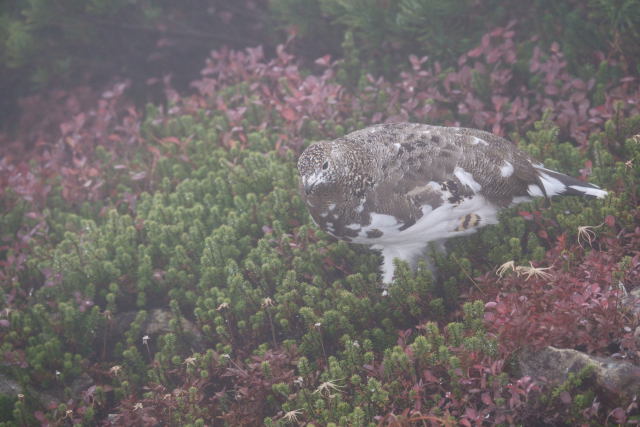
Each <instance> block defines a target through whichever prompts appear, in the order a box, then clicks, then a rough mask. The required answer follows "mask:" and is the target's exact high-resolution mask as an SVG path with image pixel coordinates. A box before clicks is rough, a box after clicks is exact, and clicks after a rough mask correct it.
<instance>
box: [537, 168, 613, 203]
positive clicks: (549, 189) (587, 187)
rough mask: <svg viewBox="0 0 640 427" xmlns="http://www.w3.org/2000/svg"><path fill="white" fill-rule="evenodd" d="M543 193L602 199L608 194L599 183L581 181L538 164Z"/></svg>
mask: <svg viewBox="0 0 640 427" xmlns="http://www.w3.org/2000/svg"><path fill="white" fill-rule="evenodd" d="M536 170H537V171H538V177H539V183H540V186H541V187H542V193H543V194H544V195H545V196H557V195H563V196H564V195H568V196H587V197H597V198H598V199H602V198H604V197H605V196H606V195H607V192H606V191H605V190H602V189H600V187H598V186H597V185H593V184H589V183H588V182H584V181H580V180H579V179H577V178H574V177H571V176H569V175H565V174H563V173H560V172H556V171H553V170H550V169H546V168H543V167H541V166H536Z"/></svg>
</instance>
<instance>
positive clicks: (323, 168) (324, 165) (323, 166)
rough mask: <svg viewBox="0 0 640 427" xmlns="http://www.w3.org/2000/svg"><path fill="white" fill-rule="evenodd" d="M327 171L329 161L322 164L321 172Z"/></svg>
mask: <svg viewBox="0 0 640 427" xmlns="http://www.w3.org/2000/svg"><path fill="white" fill-rule="evenodd" d="M327 169H329V161H326V162H324V163H323V164H322V170H323V171H326V170H327Z"/></svg>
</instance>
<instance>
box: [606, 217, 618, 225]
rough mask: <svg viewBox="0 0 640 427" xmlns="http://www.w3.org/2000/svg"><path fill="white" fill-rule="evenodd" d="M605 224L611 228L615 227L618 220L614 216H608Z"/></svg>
mask: <svg viewBox="0 0 640 427" xmlns="http://www.w3.org/2000/svg"><path fill="white" fill-rule="evenodd" d="M604 223H605V224H607V225H608V226H609V227H614V226H615V225H616V218H615V217H614V216H613V215H607V216H606V217H605V218H604Z"/></svg>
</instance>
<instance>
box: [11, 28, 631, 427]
mask: <svg viewBox="0 0 640 427" xmlns="http://www.w3.org/2000/svg"><path fill="white" fill-rule="evenodd" d="M517 30H518V27H517V25H516V24H513V25H510V26H507V27H499V28H495V29H493V30H492V31H491V32H489V33H487V34H486V35H485V37H483V38H482V42H481V44H479V45H478V46H475V47H474V48H473V49H472V50H470V51H468V52H467V53H465V54H464V55H462V56H461V57H460V58H459V61H458V66H457V67H456V68H443V66H442V65H441V64H440V63H438V62H437V61H435V60H430V59H428V58H419V57H416V56H410V57H409V58H407V61H408V65H409V67H407V68H406V69H405V71H403V72H402V74H401V75H400V78H399V79H398V81H389V80H386V79H384V78H382V77H375V76H372V75H369V74H367V73H366V72H363V73H361V75H359V76H358V79H357V82H358V83H357V88H356V89H355V90H354V89H353V88H349V87H347V86H345V85H344V84H342V83H340V82H341V81H344V80H343V78H342V74H344V72H345V69H348V68H346V67H347V66H348V64H347V62H348V59H344V60H339V61H333V60H332V59H331V58H330V57H322V58H319V59H318V60H317V61H316V64H315V65H316V67H317V68H316V69H315V70H312V71H309V70H306V69H303V68H301V67H300V66H298V65H297V60H296V57H294V56H293V55H292V54H289V53H288V51H287V47H286V46H280V47H279V48H278V50H277V52H276V55H275V57H274V58H272V59H268V58H265V56H264V54H263V52H262V50H261V49H260V48H250V49H246V50H243V51H233V50H226V49H221V50H218V51H214V52H212V54H211V55H210V57H209V58H208V59H207V62H206V65H205V68H204V69H203V70H202V77H201V78H200V79H199V80H197V81H194V82H193V83H192V87H193V89H194V91H193V94H191V95H188V96H187V95H182V96H181V95H179V94H178V93H177V92H175V90H173V89H172V88H171V86H170V85H169V84H168V82H166V84H165V88H164V90H165V92H166V95H167V99H168V100H169V101H168V103H167V105H165V106H158V105H149V106H147V107H146V109H145V110H144V111H141V110H140V109H138V108H136V107H135V106H134V105H133V104H131V103H130V102H129V101H128V99H127V97H126V87H127V83H126V82H121V83H118V84H115V85H113V86H112V87H111V88H109V89H108V90H105V91H103V92H102V93H100V94H96V93H93V92H92V90H91V89H80V88H79V89H76V90H73V91H66V92H62V91H59V92H54V93H51V94H49V95H48V96H43V97H39V98H38V97H35V98H31V99H29V100H26V101H25V114H24V115H23V117H24V120H25V123H24V125H23V126H24V129H28V131H26V130H25V132H23V133H20V134H19V138H16V139H13V140H9V138H8V137H6V136H5V137H4V138H5V139H6V140H5V141H3V146H4V153H3V159H2V161H1V162H0V180H1V182H2V186H1V188H2V190H1V191H2V193H1V199H0V203H1V204H2V217H1V218H0V221H1V223H0V224H1V226H0V227H1V230H2V234H1V236H0V239H1V240H0V251H1V252H0V255H1V257H0V266H1V270H0V279H1V283H2V285H1V286H2V291H3V300H2V301H3V307H2V312H0V336H1V337H2V340H1V342H2V344H1V354H2V358H3V359H2V360H3V363H2V365H0V374H1V375H2V379H3V381H5V382H7V383H9V382H13V383H15V384H16V385H17V386H18V387H19V390H20V392H19V393H5V394H2V400H1V401H0V402H1V405H0V408H2V409H1V412H0V413H1V416H2V419H1V421H2V423H4V424H5V425H32V424H37V423H38V422H39V423H41V424H43V425H74V424H80V425H82V424H84V425H96V424H98V425H99V424H105V425H108V424H110V423H112V424H116V425H155V424H166V425H194V426H195V425H219V424H226V425H242V424H246V425H257V424H261V423H264V424H266V425H287V424H300V423H302V424H304V423H307V424H315V425H330V424H332V423H333V425H354V426H359V425H376V424H382V425H412V424H422V425H456V424H457V423H461V424H463V425H483V424H502V425H509V424H531V423H545V422H546V423H549V422H553V423H556V424H566V425H575V424H578V423H585V424H589V423H591V424H595V425H598V424H604V423H609V424H613V423H624V422H627V421H630V422H634V421H636V418H635V417H637V408H636V405H635V400H634V399H628V401H624V402H622V401H613V400H611V399H610V398H609V396H607V395H599V394H598V393H599V392H598V391H596V389H595V387H594V385H593V381H592V378H591V376H590V375H591V374H590V373H589V372H587V371H585V372H580V373H577V374H576V375H575V376H574V377H572V378H571V380H568V381H567V382H566V383H564V384H561V385H559V386H547V385H545V384H544V382H541V381H534V379H532V378H530V377H526V376H522V375H521V373H520V372H519V370H518V366H517V363H516V360H517V357H518V354H519V352H520V351H522V350H523V349H525V348H530V347H533V348H541V347H543V346H548V345H554V346H558V347H567V348H576V349H580V350H582V351H585V352H588V353H589V354H595V355H602V356H605V355H615V356H616V357H619V358H624V359H626V360H630V361H633V362H635V363H638V362H639V361H638V348H637V347H638V344H637V339H636V337H635V336H634V330H635V328H636V327H637V326H638V318H637V313H636V312H635V311H633V310H631V309H629V308H628V307H627V306H625V305H624V300H625V295H626V294H627V293H630V292H631V291H633V289H634V288H635V287H636V286H637V284H638V282H639V275H640V253H639V251H638V248H639V247H640V246H639V243H640V211H639V209H638V200H639V194H638V183H639V182H638V181H639V179H640V166H639V162H640V136H639V135H640V112H639V111H638V107H637V102H638V100H639V99H640V92H639V87H638V80H637V76H635V77H634V76H629V75H620V72H619V69H620V68H621V66H620V64H616V63H614V62H612V61H603V62H602V63H601V64H600V66H599V71H598V72H597V73H595V74H594V75H593V76H592V77H590V78H589V79H586V80H585V79H581V78H578V77H576V76H575V75H573V74H572V73H570V72H569V71H568V68H567V63H566V61H565V60H564V56H563V54H562V52H561V51H560V49H559V47H558V46H557V45H552V46H551V47H550V48H548V49H547V48H545V47H544V46H542V45H540V46H538V45H536V44H535V40H531V41H528V43H530V44H531V46H532V48H531V49H519V46H520V45H519V44H518V43H517V42H516V41H515V40H516V38H515V37H516V36H517ZM53 107H55V108H53ZM30 111H31V112H32V114H29V112H30ZM40 111H45V112H48V111H52V113H51V114H54V113H53V111H55V115H56V117H54V118H51V120H49V121H48V120H41V119H40V115H41V113H39V112H40ZM47 114H48V113H47ZM47 117H48V116H47ZM390 120H412V121H421V122H429V123H433V124H445V125H465V126H473V127H478V128H484V129H487V130H491V131H493V132H496V133H499V134H502V135H505V136H509V137H511V138H512V139H513V140H514V141H516V142H517V143H519V144H520V146H522V147H524V148H525V149H526V150H528V151H529V152H531V153H532V154H533V155H534V156H535V157H536V158H538V159H540V160H542V161H544V162H545V164H546V165H547V166H548V167H551V168H555V169H559V170H562V171H565V172H567V173H570V174H573V175H576V176H583V177H585V178H587V177H588V178H589V180H590V181H593V182H595V183H598V184H600V185H601V186H603V187H604V188H607V189H608V190H610V191H611V195H610V196H608V197H607V199H605V200H604V201H585V200H580V199H572V198H567V199H563V200H554V201H552V203H551V206H550V207H546V206H543V205H544V203H543V202H542V201H538V202H533V203H530V204H527V205H519V206H517V207H514V208H513V209H511V210H510V211H509V212H506V213H504V215H503V217H502V222H501V224H500V225H497V226H493V227H489V228H487V229H484V230H482V231H481V232H479V233H478V234H476V235H474V236H473V237H471V238H467V239H464V240H459V241H454V242H452V243H451V244H450V245H449V249H450V251H449V254H448V255H447V256H446V257H444V256H440V257H438V259H437V265H438V271H439V278H438V279H437V280H434V279H433V278H432V277H431V274H430V273H429V272H428V270H427V269H426V268H425V267H424V266H423V267H422V268H419V269H418V271H417V272H415V273H413V272H411V271H410V270H409V269H408V268H407V267H406V266H404V265H400V266H399V269H398V272H399V274H398V276H399V277H398V279H397V280H396V283H395V285H394V286H393V287H392V288H391V290H390V293H389V296H387V297H383V296H382V295H381V292H380V290H379V285H380V283H379V279H378V277H377V267H378V263H379V259H378V257H377V255H376V254H375V253H372V252H369V251H367V250H366V249H363V248H361V247H356V246H349V245H347V244H345V243H343V242H336V241H334V240H332V239H331V238H330V237H329V236H327V235H326V234H324V233H322V232H321V231H319V230H318V229H316V228H315V227H314V226H313V225H312V224H311V223H310V220H309V217H308V215H307V212H306V209H305V207H304V205H303V203H302V202H301V200H300V198H299V196H298V193H297V185H298V184H297V175H296V170H295V160H296V158H297V155H298V154H299V153H300V152H301V150H302V148H303V147H304V146H305V145H306V144H308V143H309V142H310V141H312V140H317V139H322V138H335V137H337V136H339V135H342V134H344V133H346V132H348V131H351V130H354V129H357V128H361V127H364V126H366V125H368V124H371V123H377V122H381V121H390ZM20 138H23V139H20ZM27 139H28V140H29V142H30V144H25V142H26V141H27ZM27 146H28V147H30V148H28V149H24V148H22V149H21V147H27ZM500 266H502V267H501V268H498V267H500ZM162 319H164V320H162ZM150 325H155V326H154V327H151V326H150ZM549 396H550V397H549ZM51 401H54V402H55V403H50V402H51Z"/></svg>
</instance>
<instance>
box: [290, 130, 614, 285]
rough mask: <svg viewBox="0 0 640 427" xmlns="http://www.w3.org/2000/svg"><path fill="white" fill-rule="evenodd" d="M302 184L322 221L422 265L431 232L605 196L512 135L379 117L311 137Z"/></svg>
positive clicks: (301, 164)
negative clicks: (511, 209)
mask: <svg viewBox="0 0 640 427" xmlns="http://www.w3.org/2000/svg"><path fill="white" fill-rule="evenodd" d="M298 171H299V173H300V191H301V194H302V197H303V198H304V200H305V202H306V204H307V206H308V208H309V212H310V213H311V217H312V218H313V220H314V221H315V223H316V224H317V225H318V226H319V227H320V228H322V229H323V230H324V231H326V232H328V233H329V234H331V235H333V236H335V237H337V238H339V239H342V240H346V241H348V242H353V243H360V244H367V245H371V247H372V248H373V249H378V250H380V251H381V252H382V256H383V258H384V261H383V264H382V276H383V277H382V278H383V281H384V282H385V283H390V282H391V281H392V279H393V269H394V267H393V259H394V258H399V259H401V260H404V261H407V262H408V263H409V264H410V265H412V266H414V265H415V262H416V260H417V259H418V258H419V257H420V256H421V255H422V254H423V252H424V249H425V248H426V247H427V244H428V242H431V241H442V240H444V239H448V238H451V237H456V236H463V235H466V234H470V233H473V232H475V231H476V230H477V229H478V228H479V227H483V226H485V225H489V224H495V223H497V222H498V219H497V214H498V211H499V210H500V209H502V208H505V207H508V206H511V205H514V204H516V203H520V202H524V201H528V200H531V199H532V198H533V197H550V196H555V195H579V196H591V197H598V198H602V197H604V196H605V195H606V194H607V192H606V191H604V190H601V189H599V188H598V187H596V186H595V185H592V184H589V183H586V182H582V181H580V180H578V179H576V178H572V177H570V176H567V175H564V174H562V173H559V172H555V171H552V170H549V169H546V168H544V167H543V166H542V164H540V163H538V162H536V161H535V160H532V159H531V158H530V157H529V156H528V155H527V154H525V153H524V152H523V151H521V150H519V149H518V148H517V147H516V146H515V145H514V144H512V143H511V142H509V141H507V140H506V139H504V138H501V137H499V136H496V135H493V134H491V133H488V132H484V131H481V130H476V129H466V128H457V127H439V126H429V125H424V124H416V123H395V124H382V125H375V126H370V127H367V128H365V129H362V130H359V131H356V132H352V133H350V134H348V135H345V136H343V137H341V138H338V139H336V140H333V141H321V142H316V143H314V144H311V145H310V146H309V147H308V148H307V149H306V150H305V151H304V152H303V153H302V155H301V156H300V159H299V160H298Z"/></svg>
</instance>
